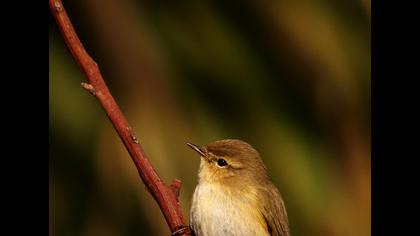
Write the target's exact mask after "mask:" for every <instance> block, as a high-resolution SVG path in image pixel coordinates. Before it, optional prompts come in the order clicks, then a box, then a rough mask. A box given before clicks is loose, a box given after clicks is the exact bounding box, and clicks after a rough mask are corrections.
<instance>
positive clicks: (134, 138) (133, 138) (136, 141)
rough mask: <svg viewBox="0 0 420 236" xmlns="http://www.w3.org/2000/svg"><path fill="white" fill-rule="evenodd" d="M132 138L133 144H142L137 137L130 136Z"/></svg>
mask: <svg viewBox="0 0 420 236" xmlns="http://www.w3.org/2000/svg"><path fill="white" fill-rule="evenodd" d="M130 136H131V139H132V140H133V142H135V143H137V144H139V143H140V142H139V140H138V139H137V138H136V136H134V135H133V134H130Z"/></svg>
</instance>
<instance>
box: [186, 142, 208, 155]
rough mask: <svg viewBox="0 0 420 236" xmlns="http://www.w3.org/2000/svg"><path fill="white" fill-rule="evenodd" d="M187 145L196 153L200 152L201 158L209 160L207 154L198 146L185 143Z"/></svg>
mask: <svg viewBox="0 0 420 236" xmlns="http://www.w3.org/2000/svg"><path fill="white" fill-rule="evenodd" d="M185 144H187V146H188V147H190V148H192V149H193V150H194V151H196V152H198V154H200V156H202V157H204V158H206V159H208V157H207V154H206V153H205V152H204V151H203V150H202V149H201V148H200V147H198V146H197V145H195V144H192V143H185Z"/></svg>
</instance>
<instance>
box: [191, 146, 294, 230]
mask: <svg viewBox="0 0 420 236" xmlns="http://www.w3.org/2000/svg"><path fill="white" fill-rule="evenodd" d="M187 145H188V146H189V147H191V148H192V149H194V150H195V151H196V152H197V153H198V154H199V155H200V157H201V162H200V169H199V172H198V185H197V187H196V189H195V192H194V196H193V199H192V205H191V212H190V224H191V228H192V230H193V231H194V233H195V235H196V236H227V235H229V236H251V235H252V236H265V235H274V236H290V230H289V222H288V218H287V213H286V208H285V206H284V202H283V199H282V197H281V195H280V193H279V191H278V190H277V188H276V187H275V186H274V185H273V184H272V183H271V181H270V179H269V177H268V174H267V171H266V168H265V166H264V163H263V161H262V160H261V157H260V155H259V154H258V152H257V151H256V150H255V149H254V148H253V147H252V146H251V145H249V144H248V143H246V142H243V141H240V140H234V139H228V140H220V141H216V142H213V143H210V144H208V145H207V146H204V147H201V148H200V147H198V146H197V145H194V144H191V143H187Z"/></svg>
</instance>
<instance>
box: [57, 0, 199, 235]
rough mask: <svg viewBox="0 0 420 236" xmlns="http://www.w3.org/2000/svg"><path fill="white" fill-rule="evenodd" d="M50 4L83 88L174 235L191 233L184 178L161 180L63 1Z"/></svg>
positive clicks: (58, 0) (59, 0)
mask: <svg viewBox="0 0 420 236" xmlns="http://www.w3.org/2000/svg"><path fill="white" fill-rule="evenodd" d="M49 3H50V9H51V12H52V14H53V16H54V18H55V20H56V22H57V24H58V27H59V29H60V31H61V34H62V35H63V38H64V40H65V42H66V45H67V47H68V48H69V50H70V52H71V54H72V55H73V57H74V59H75V60H76V61H77V63H78V64H79V66H80V67H81V69H82V70H83V72H84V73H85V75H86V78H87V81H88V83H82V87H83V88H84V89H86V90H87V91H89V92H90V93H91V94H92V95H93V96H95V97H96V99H97V100H98V101H99V103H100V104H101V106H102V108H103V109H104V111H105V113H106V115H107V116H108V118H109V119H110V121H111V123H112V125H113V126H114V128H115V130H116V131H117V133H118V135H119V136H120V138H121V140H122V142H123V143H124V145H125V147H126V149H127V150H128V152H129V153H130V156H131V158H132V160H133V161H134V164H135V165H136V168H137V170H138V172H139V175H140V177H141V179H142V181H143V182H144V184H145V185H146V187H147V189H148V190H149V192H150V193H151V194H152V196H153V197H154V199H155V200H156V202H157V203H158V204H159V207H160V209H161V211H162V213H163V215H164V216H165V219H166V222H167V223H168V226H169V228H170V230H171V232H172V235H191V231H190V230H189V227H188V226H187V225H186V224H185V220H184V217H183V215H182V210H181V206H180V203H179V200H178V195H179V189H180V188H181V181H179V180H174V181H173V182H172V184H171V185H169V186H167V185H165V184H164V183H163V181H162V180H161V179H160V177H159V176H158V174H157V173H156V171H155V170H154V169H153V167H152V165H151V164H150V162H149V160H148V157H147V155H146V154H145V153H144V151H143V149H142V147H141V146H140V144H139V141H138V140H137V138H136V137H135V136H134V135H133V133H132V131H131V128H130V126H129V124H128V122H127V120H126V119H125V117H124V115H123V114H122V112H121V110H120V108H119V107H118V105H117V103H116V102H115V100H114V98H113V97H112V95H111V93H110V91H109V90H108V87H107V86H106V84H105V81H104V80H103V78H102V75H101V72H100V70H99V68H98V65H97V64H96V62H95V61H94V60H93V59H92V58H91V57H90V56H89V54H88V53H87V52H86V50H85V49H84V47H83V45H82V43H81V42H80V40H79V37H78V36H77V34H76V32H75V30H74V28H73V26H72V23H71V21H70V19H69V17H68V16H67V13H66V11H65V9H64V6H63V4H62V2H61V0H49Z"/></svg>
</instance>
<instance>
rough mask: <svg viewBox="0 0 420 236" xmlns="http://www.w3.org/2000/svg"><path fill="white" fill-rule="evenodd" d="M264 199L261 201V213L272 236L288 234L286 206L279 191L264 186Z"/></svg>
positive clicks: (288, 235) (285, 235) (287, 235)
mask: <svg viewBox="0 0 420 236" xmlns="http://www.w3.org/2000/svg"><path fill="white" fill-rule="evenodd" d="M262 192H263V194H266V196H264V198H262V199H264V200H263V201H262V202H261V204H262V205H261V206H260V208H259V209H261V213H262V215H263V217H264V219H265V222H266V224H267V228H268V230H269V232H270V235H272V236H290V229H289V221H288V219H287V212H286V207H285V206H284V202H283V199H282V197H281V195H280V193H279V191H278V190H277V189H276V188H275V187H274V186H273V188H264V190H263V191H262Z"/></svg>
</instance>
